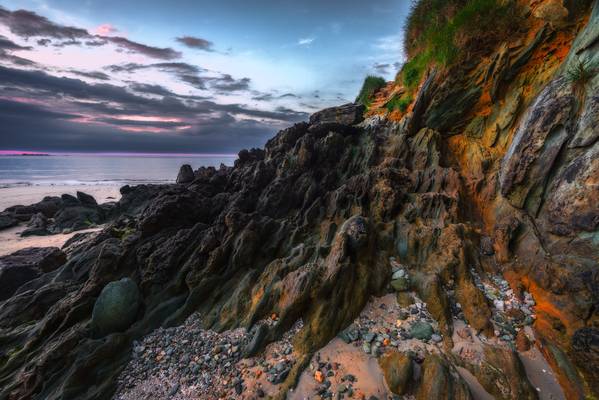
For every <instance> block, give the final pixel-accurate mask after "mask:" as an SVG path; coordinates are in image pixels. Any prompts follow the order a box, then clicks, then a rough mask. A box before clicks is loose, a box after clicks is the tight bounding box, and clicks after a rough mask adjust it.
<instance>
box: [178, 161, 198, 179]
mask: <svg viewBox="0 0 599 400" xmlns="http://www.w3.org/2000/svg"><path fill="white" fill-rule="evenodd" d="M194 178H195V176H194V174H193V169H191V165H188V164H185V165H182V166H181V168H180V169H179V174H178V175H177V183H179V184H183V183H190V182H193V180H194Z"/></svg>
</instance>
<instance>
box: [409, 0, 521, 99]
mask: <svg viewBox="0 0 599 400" xmlns="http://www.w3.org/2000/svg"><path fill="white" fill-rule="evenodd" d="M519 18H520V17H519V16H518V6H517V3H516V1H515V0H417V1H415V2H413V4H412V9H411V11H410V14H409V16H408V19H407V23H406V30H405V42H404V51H405V53H406V56H407V57H408V59H409V61H408V62H407V63H406V64H405V65H404V67H403V68H402V70H401V71H400V73H399V76H398V78H400V79H401V80H402V81H403V83H404V85H405V86H406V87H408V88H414V87H416V86H417V85H418V83H419V82H420V80H421V79H422V76H423V75H424V73H425V71H426V70H427V68H428V67H429V66H430V65H431V64H433V63H435V64H438V65H441V66H449V65H452V64H455V63H458V62H460V61H463V60H465V59H467V58H469V57H472V56H475V55H480V54H481V53H486V52H488V51H489V50H492V49H493V48H494V46H495V45H496V44H497V43H498V42H499V41H501V40H508V39H509V38H510V36H511V35H512V34H513V33H514V32H515V31H516V30H517V29H518V25H519Z"/></svg>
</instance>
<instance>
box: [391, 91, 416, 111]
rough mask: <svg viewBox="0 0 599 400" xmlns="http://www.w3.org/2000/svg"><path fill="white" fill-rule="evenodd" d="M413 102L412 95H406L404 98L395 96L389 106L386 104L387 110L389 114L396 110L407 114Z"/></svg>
mask: <svg viewBox="0 0 599 400" xmlns="http://www.w3.org/2000/svg"><path fill="white" fill-rule="evenodd" d="M413 100H414V99H413V98H412V96H411V95H410V94H404V95H403V96H398V95H395V96H393V97H392V98H391V100H389V101H388V102H387V104H385V108H387V111H389V112H392V111H394V110H400V111H401V112H406V111H407V110H408V107H409V106H410V104H412V101H413Z"/></svg>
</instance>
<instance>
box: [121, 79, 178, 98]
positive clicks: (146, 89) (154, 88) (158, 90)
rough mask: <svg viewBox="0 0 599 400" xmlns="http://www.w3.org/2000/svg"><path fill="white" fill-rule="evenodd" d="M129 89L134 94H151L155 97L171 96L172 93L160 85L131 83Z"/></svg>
mask: <svg viewBox="0 0 599 400" xmlns="http://www.w3.org/2000/svg"><path fill="white" fill-rule="evenodd" d="M129 88H130V89H131V90H133V91H134V92H138V93H145V94H153V95H157V96H172V95H173V93H172V92H171V91H170V90H168V89H167V88H165V87H164V86H161V85H150V84H146V83H138V82H132V83H131V84H130V85H129Z"/></svg>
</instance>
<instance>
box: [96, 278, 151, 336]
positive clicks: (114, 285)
mask: <svg viewBox="0 0 599 400" xmlns="http://www.w3.org/2000/svg"><path fill="white" fill-rule="evenodd" d="M139 306H140V293H139V289H138V288H137V285H136V284H135V282H133V281H132V280H131V279H129V278H123V279H121V280H119V281H114V282H110V283H109V284H107V285H106V286H105V287H104V289H102V292H101V293H100V296H99V297H98V299H97V300H96V303H95V304H94V309H93V313H92V324H93V326H94V327H95V328H96V329H97V330H98V333H99V334H100V335H106V334H109V333H113V332H122V331H124V330H125V329H127V328H128V327H129V326H131V324H132V323H133V322H134V321H135V319H136V317H137V311H138V309H139Z"/></svg>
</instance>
